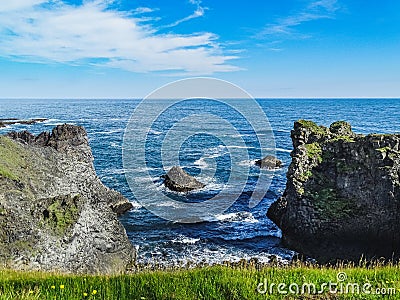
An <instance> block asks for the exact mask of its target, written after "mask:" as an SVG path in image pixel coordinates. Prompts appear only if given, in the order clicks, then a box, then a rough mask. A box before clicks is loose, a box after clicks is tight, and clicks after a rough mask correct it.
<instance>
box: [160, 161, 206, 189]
mask: <svg viewBox="0 0 400 300" xmlns="http://www.w3.org/2000/svg"><path fill="white" fill-rule="evenodd" d="M164 184H165V186H166V187H167V188H169V189H170V190H171V191H176V192H189V191H193V190H198V189H201V188H203V187H205V184H204V183H201V182H200V181H198V180H197V179H196V178H194V177H193V176H191V175H189V174H188V173H186V172H185V171H184V170H183V169H182V168H181V167H177V166H175V167H172V168H171V170H169V171H168V173H167V174H166V175H165V176H164Z"/></svg>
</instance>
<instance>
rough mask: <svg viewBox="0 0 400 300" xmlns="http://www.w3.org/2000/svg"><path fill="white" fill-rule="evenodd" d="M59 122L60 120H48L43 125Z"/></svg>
mask: <svg viewBox="0 0 400 300" xmlns="http://www.w3.org/2000/svg"><path fill="white" fill-rule="evenodd" d="M59 121H60V120H59V119H48V120H46V121H43V122H42V124H49V123H57V122H59Z"/></svg>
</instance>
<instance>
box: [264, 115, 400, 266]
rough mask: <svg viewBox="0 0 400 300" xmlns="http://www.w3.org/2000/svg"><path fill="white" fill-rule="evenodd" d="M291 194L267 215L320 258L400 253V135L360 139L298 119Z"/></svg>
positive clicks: (337, 127) (339, 127)
mask: <svg viewBox="0 0 400 300" xmlns="http://www.w3.org/2000/svg"><path fill="white" fill-rule="evenodd" d="M291 136H292V140H293V148H294V150H293V152H292V163H291V165H290V166H289V170H288V174H287V179H288V180H287V184H286V190H285V192H284V195H283V196H282V197H281V198H280V199H278V200H277V201H276V202H275V203H273V204H272V206H271V207H270V209H269V210H268V216H269V217H270V218H271V219H272V220H273V221H274V222H275V223H276V224H277V225H278V226H279V227H280V228H281V229H282V233H283V240H284V242H285V243H286V245H287V246H288V247H291V248H293V249H295V250H297V251H299V252H302V253H303V254H306V255H310V256H313V257H315V258H317V259H319V260H320V261H331V260H335V259H351V260H356V261H357V260H358V259H359V258H360V257H361V256H364V257H376V256H386V257H389V258H390V257H392V255H393V254H394V255H396V256H400V235H399V234H398V232H400V222H398V220H399V219H400V179H399V177H400V151H399V150H400V135H394V134H392V135H391V134H385V135H382V134H371V135H367V136H364V135H356V134H354V133H353V132H352V130H351V126H350V124H349V123H347V122H345V121H338V122H335V123H333V124H331V126H330V127H329V128H326V127H323V126H318V125H317V124H315V123H313V122H311V121H304V120H300V121H297V122H295V124H294V129H293V130H292V133H291Z"/></svg>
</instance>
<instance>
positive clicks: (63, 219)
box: [0, 125, 135, 273]
mask: <svg viewBox="0 0 400 300" xmlns="http://www.w3.org/2000/svg"><path fill="white" fill-rule="evenodd" d="M130 207H131V206H130V204H129V202H128V201H127V200H126V199H125V198H124V197H123V196H122V195H120V194H119V193H118V192H116V191H113V190H110V189H109V188H107V187H105V186H104V185H103V184H102V183H101V181H100V179H99V178H98V177H97V176H96V174H95V170H94V167H93V156H92V152H91V149H90V146H89V144H88V139H87V135H86V131H85V129H84V128H82V127H79V126H72V125H61V126H57V127H55V128H54V129H53V131H52V133H48V132H44V133H41V134H40V135H38V136H34V135H32V134H30V133H29V132H26V131H25V132H19V133H16V132H12V133H9V134H8V136H0V266H2V267H6V268H12V269H25V270H54V271H61V272H73V273H115V272H120V271H124V270H125V268H126V266H127V265H128V264H130V263H132V262H133V261H134V258H135V250H134V248H133V246H132V244H131V243H130V241H129V240H128V237H127V235H126V232H125V229H124V228H123V226H122V225H121V224H120V222H119V221H118V219H117V213H123V212H124V211H126V210H127V209H129V208H130ZM113 210H114V211H113Z"/></svg>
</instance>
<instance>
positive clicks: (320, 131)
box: [297, 120, 327, 135]
mask: <svg viewBox="0 0 400 300" xmlns="http://www.w3.org/2000/svg"><path fill="white" fill-rule="evenodd" d="M297 123H299V124H301V126H303V127H304V128H307V129H309V130H311V131H312V132H313V133H315V134H320V135H324V134H325V133H326V130H327V129H326V128H325V127H324V126H318V125H317V124H316V123H314V122H313V121H309V120H298V121H297Z"/></svg>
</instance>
